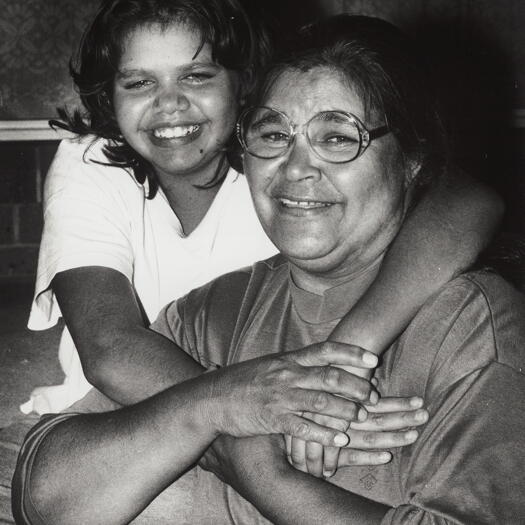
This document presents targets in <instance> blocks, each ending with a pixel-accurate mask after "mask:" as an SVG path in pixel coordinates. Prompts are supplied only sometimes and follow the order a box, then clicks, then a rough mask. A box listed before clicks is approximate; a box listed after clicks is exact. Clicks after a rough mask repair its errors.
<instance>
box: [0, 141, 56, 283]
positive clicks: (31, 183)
mask: <svg viewBox="0 0 525 525" xmlns="http://www.w3.org/2000/svg"><path fill="white" fill-rule="evenodd" d="M57 146H58V142H56V141H44V142H0V159H1V163H0V278H2V277H29V276H34V274H35V271H36V264H37V259H38V246H39V243H40V236H41V233H42V189H43V181H44V177H45V174H46V172H47V170H48V168H49V164H50V162H51V160H52V158H53V155H54V154H55V151H56V148H57Z"/></svg>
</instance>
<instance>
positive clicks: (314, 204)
mask: <svg viewBox="0 0 525 525" xmlns="http://www.w3.org/2000/svg"><path fill="white" fill-rule="evenodd" d="M279 202H280V203H281V204H282V205H283V206H286V207H288V208H303V209H310V208H326V207H327V206H330V205H331V203H329V202H318V201H294V200H291V199H285V198H280V199H279Z"/></svg>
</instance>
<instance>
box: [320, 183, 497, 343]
mask: <svg viewBox="0 0 525 525" xmlns="http://www.w3.org/2000/svg"><path fill="white" fill-rule="evenodd" d="M456 175H458V176H456ZM459 175H460V174H457V173H452V174H447V176H445V177H443V179H442V180H440V181H439V182H438V183H437V184H436V185H435V186H433V187H431V188H430V189H429V191H428V192H427V193H426V194H425V195H424V197H423V198H422V200H421V201H420V202H419V203H418V205H417V206H415V208H414V209H413V210H412V211H411V213H410V214H409V215H408V216H407V218H406V220H405V221H404V224H403V228H402V229H401V231H400V232H399V234H398V236H397V237H396V239H395V241H394V243H393V244H392V245H391V247H390V250H389V251H388V252H387V254H386V255H385V258H384V261H383V263H382V266H381V270H380V273H379V275H378V276H377V278H376V279H375V281H374V283H373V284H372V285H371V286H370V288H369V289H368V291H367V293H366V294H365V295H364V296H363V297H362V298H361V300H360V301H359V302H358V303H357V305H356V306H355V307H354V308H353V309H352V311H351V312H350V313H349V314H348V315H347V316H345V318H343V319H342V320H341V322H340V323H339V325H338V326H337V327H336V328H335V330H334V331H333V332H332V334H331V336H330V337H329V339H330V340H335V341H340V342H346V343H352V344H355V345H358V346H361V347H363V348H366V349H367V350H370V351H372V352H375V353H381V352H382V351H383V350H385V349H386V348H387V347H388V346H389V345H390V344H391V342H392V341H393V340H394V339H395V338H396V337H397V336H398V335H399V334H400V333H401V332H402V331H403V329H404V328H405V326H406V325H407V324H408V322H409V321H410V320H411V319H412V318H413V316H414V315H415V313H416V312H417V310H418V309H419V308H420V307H421V306H422V305H423V303H424V302H425V301H426V300H427V299H428V298H429V297H431V296H432V295H433V294H434V293H435V292H436V291H437V290H438V289H439V288H440V287H441V286H443V285H444V284H445V283H447V282H448V281H449V280H450V279H451V278H453V277H454V276H455V275H457V274H458V273H460V272H461V271H462V270H464V269H466V268H467V267H468V266H469V265H470V264H472V263H473V261H474V260H475V258H476V256H477V255H478V254H479V252H480V251H481V250H482V249H483V247H484V246H486V244H487V243H488V242H489V241H490V238H491V237H492V235H493V233H494V231H495V230H496V228H497V225H498V223H499V220H500V218H501V215H502V211H503V206H502V203H501V200H500V199H499V197H498V196H497V195H495V194H494V193H493V192H491V191H490V190H488V189H487V188H485V187H484V186H482V185H480V184H478V183H474V182H473V181H471V180H470V179H469V178H467V177H466V176H465V175H461V176H459Z"/></svg>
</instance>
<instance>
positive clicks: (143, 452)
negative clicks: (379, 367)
mask: <svg viewBox="0 0 525 525" xmlns="http://www.w3.org/2000/svg"><path fill="white" fill-rule="evenodd" d="M367 354H368V357H371V358H372V359H373V360H374V356H373V355H372V354H369V353H366V352H363V351H361V350H359V349H357V348H355V347H348V346H347V345H343V344H339V343H320V344H317V345H311V346H309V347H306V348H304V349H301V350H297V351H294V352H288V353H286V354H283V355H270V356H266V357H262V358H259V359H254V360H251V361H244V362H242V363H238V364H236V365H232V366H230V367H226V368H223V369H221V370H218V371H215V372H212V373H209V374H203V375H201V376H199V377H197V378H194V379H191V380H189V381H187V382H184V383H181V384H179V385H176V386H175V387H172V388H170V389H168V390H166V391H164V392H161V393H160V394H157V395H155V396H152V397H150V398H149V399H146V400H144V401H142V402H140V403H137V404H135V405H131V406H128V407H124V408H122V409H119V410H117V411H113V412H106V413H99V414H83V415H77V416H73V417H71V418H69V419H66V420H63V419H62V418H63V415H59V416H57V417H58V418H60V421H59V422H58V423H57V424H56V425H55V426H53V427H50V429H49V432H48V433H47V434H45V435H44V436H43V437H42V438H41V442H40V443H39V444H38V443H36V444H33V445H29V446H28V445H27V444H25V445H24V447H23V448H24V450H31V452H30V454H29V457H25V456H24V454H25V453H24V452H23V453H22V460H21V461H19V465H18V468H17V474H16V475H15V479H18V480H19V481H18V484H23V485H24V486H28V487H29V490H28V493H27V494H24V495H23V497H24V498H25V500H26V501H25V504H19V503H17V504H16V506H17V508H23V507H25V506H27V505H30V506H32V507H33V509H34V511H36V512H37V513H39V514H41V515H42V516H44V518H45V519H46V520H47V521H48V522H49V523H57V524H58V523H86V524H88V523H108V524H110V523H123V522H126V523H127V522H129V521H130V520H131V519H132V518H133V517H135V516H136V515H137V514H138V513H140V512H141V511H142V510H143V509H144V508H145V507H146V506H147V505H148V504H149V502H150V501H151V500H152V499H153V498H154V497H155V496H157V495H158V494H159V493H160V492H161V491H162V490H163V489H164V488H165V487H167V486H168V485H169V484H170V483H172V482H173V481H174V480H175V479H176V478H177V477H178V476H179V475H180V474H181V473H182V472H184V471H185V470H186V469H187V468H188V467H189V466H191V465H192V464H193V463H194V462H195V461H196V460H197V459H198V458H199V456H200V455H201V454H202V453H203V452H204V450H205V449H206V448H207V447H208V446H209V444H210V443H211V442H212V441H213V440H214V439H215V438H216V437H217V436H218V435H219V434H221V433H222V434H229V435H232V436H236V437H244V436H254V435H259V434H268V433H270V434H273V433H282V432H284V433H288V434H293V435H296V436H298V437H299V436H302V437H304V438H305V439H311V440H316V441H319V442H321V443H323V444H325V445H331V446H344V445H345V444H347V443H348V439H347V437H346V436H345V434H342V433H340V432H336V431H334V430H332V429H329V428H325V427H320V426H316V425H314V424H310V423H309V422H308V421H307V420H305V419H304V418H302V417H301V416H300V415H298V414H300V413H301V412H302V411H305V410H315V409H317V410H322V411H323V412H325V413H327V414H331V415H333V416H336V417H341V418H346V419H350V420H354V419H356V417H357V411H358V405H357V404H356V403H355V402H353V401H351V399H356V400H359V402H364V401H366V400H368V399H370V396H371V394H372V389H371V388H370V385H369V383H368V382H367V381H365V380H363V379H360V378H357V377H356V376H353V375H351V374H348V373H346V372H344V371H342V370H339V369H337V368H334V367H332V366H331V365H330V363H339V364H341V365H352V366H357V367H359V366H370V364H367V363H366V356H367ZM321 406H322V408H321ZM30 439H31V438H30ZM72 465H74V468H71V466H72ZM26 470H28V471H29V472H28V473H27V474H26V475H23V474H21V473H22V472H25V471H26ZM14 491H15V492H14V493H18V494H20V492H21V487H20V486H18V485H17V483H15V486H14Z"/></svg>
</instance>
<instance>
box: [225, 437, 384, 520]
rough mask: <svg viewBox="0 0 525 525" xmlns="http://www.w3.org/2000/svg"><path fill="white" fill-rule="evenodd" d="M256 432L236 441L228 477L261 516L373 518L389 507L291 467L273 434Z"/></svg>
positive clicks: (296, 518) (285, 517) (302, 518)
mask: <svg viewBox="0 0 525 525" xmlns="http://www.w3.org/2000/svg"><path fill="white" fill-rule="evenodd" d="M276 439H281V438H280V437H271V438H266V437H262V438H256V439H253V440H249V441H250V444H249V447H248V446H244V445H242V446H240V447H238V446H237V447H235V457H234V458H232V462H233V464H234V468H233V475H230V476H229V477H228V479H227V481H228V483H229V484H230V485H232V486H233V488H234V489H235V490H237V492H239V493H240V494H241V495H242V496H243V497H244V498H246V499H247V500H248V501H250V502H251V503H252V504H253V505H254V506H255V507H256V508H257V509H258V510H259V512H261V514H263V515H264V516H265V517H267V518H268V519H270V520H271V521H272V522H273V523H276V524H278V525H291V524H296V523H301V524H305V525H308V524H312V525H315V524H318V523H331V524H338V523H341V524H345V525H348V524H352V523H355V524H359V525H365V524H377V523H381V520H382V518H383V516H384V515H385V514H386V512H387V511H388V510H389V507H386V506H384V505H381V504H379V503H376V502H373V501H371V500H367V499H365V498H362V497H360V496H357V495H355V494H352V493H350V492H348V491H346V490H344V489H342V488H340V487H337V486H336V485H333V484H331V483H329V482H328V481H325V480H322V479H318V478H315V477H313V476H310V475H309V474H304V473H302V472H299V471H297V470H295V469H294V468H293V467H291V466H290V465H289V464H288V463H287V461H286V459H285V457H284V453H283V451H282V449H281V448H280V447H279V446H278V445H276V443H275V440H276Z"/></svg>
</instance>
